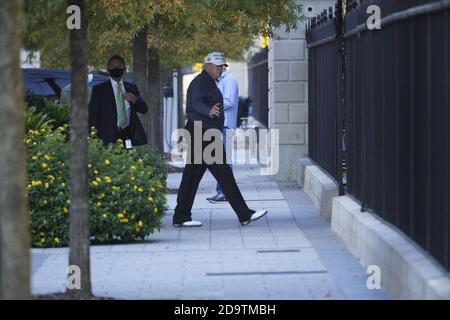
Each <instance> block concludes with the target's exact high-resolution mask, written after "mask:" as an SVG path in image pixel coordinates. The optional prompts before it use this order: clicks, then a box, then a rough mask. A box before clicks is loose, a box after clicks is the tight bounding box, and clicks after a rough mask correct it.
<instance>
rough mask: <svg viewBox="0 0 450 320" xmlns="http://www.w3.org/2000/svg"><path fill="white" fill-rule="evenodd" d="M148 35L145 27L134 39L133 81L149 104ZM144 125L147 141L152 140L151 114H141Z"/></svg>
mask: <svg viewBox="0 0 450 320" xmlns="http://www.w3.org/2000/svg"><path fill="white" fill-rule="evenodd" d="M147 35H148V29H147V27H145V28H144V29H143V30H141V31H140V32H139V33H138V34H137V35H136V36H135V37H134V38H133V79H134V83H135V84H136V85H137V86H138V89H139V91H140V93H141V96H142V97H143V98H144V100H145V102H147V103H149V97H148V80H147V50H148V45H147ZM138 115H139V118H140V119H141V122H142V125H143V126H144V130H145V133H146V135H147V140H148V141H149V143H150V139H151V121H150V119H151V118H150V112H147V113H146V114H144V115H141V114H139V113H138Z"/></svg>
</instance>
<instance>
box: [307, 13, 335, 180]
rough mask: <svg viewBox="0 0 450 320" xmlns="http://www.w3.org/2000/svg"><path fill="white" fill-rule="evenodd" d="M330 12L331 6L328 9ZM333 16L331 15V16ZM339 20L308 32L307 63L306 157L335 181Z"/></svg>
mask: <svg viewBox="0 0 450 320" xmlns="http://www.w3.org/2000/svg"><path fill="white" fill-rule="evenodd" d="M328 14H330V15H332V14H333V12H332V10H330V12H329V13H328ZM330 18H332V16H330ZM337 28H338V24H335V23H334V22H333V21H330V22H328V23H324V24H323V25H321V26H320V27H319V28H316V29H314V32H308V33H307V41H308V43H309V44H310V45H309V54H308V57H309V64H308V81H309V84H310V85H309V86H308V96H309V97H312V99H310V101H309V110H308V123H309V124H312V125H309V126H308V130H309V131H308V138H309V142H308V145H309V150H308V153H309V157H310V158H311V159H312V160H313V161H314V162H316V163H317V164H319V165H320V166H321V167H322V168H323V169H324V170H325V171H326V172H328V173H329V174H330V176H331V177H333V178H334V179H335V180H336V181H337V182H339V181H342V173H341V170H340V168H341V163H340V160H339V159H341V158H342V157H341V156H340V151H341V150H342V148H341V146H340V141H339V139H340V137H341V135H340V133H339V132H338V131H339V130H338V127H341V126H342V124H341V125H340V124H339V120H340V116H339V113H340V108H339V106H340V104H339V102H338V96H339V94H338V90H339V84H340V83H339V79H338V75H339V74H340V72H339V62H340V61H341V60H340V59H339V55H340V54H341V53H340V51H339V48H340V46H339V42H338V41H336V35H337Z"/></svg>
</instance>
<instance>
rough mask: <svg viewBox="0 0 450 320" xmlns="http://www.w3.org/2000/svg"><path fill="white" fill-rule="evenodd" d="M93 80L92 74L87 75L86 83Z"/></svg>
mask: <svg viewBox="0 0 450 320" xmlns="http://www.w3.org/2000/svg"><path fill="white" fill-rule="evenodd" d="M93 79H94V75H93V74H92V73H88V83H89V82H91V81H92V80H93Z"/></svg>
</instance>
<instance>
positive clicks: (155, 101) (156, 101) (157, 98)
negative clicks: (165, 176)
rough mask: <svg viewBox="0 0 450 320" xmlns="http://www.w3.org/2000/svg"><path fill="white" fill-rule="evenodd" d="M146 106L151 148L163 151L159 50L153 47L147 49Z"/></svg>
mask: <svg viewBox="0 0 450 320" xmlns="http://www.w3.org/2000/svg"><path fill="white" fill-rule="evenodd" d="M148 95H149V99H148V108H149V112H148V113H149V117H150V128H151V130H150V140H149V144H150V146H151V147H152V148H153V149H156V150H159V151H160V152H161V153H162V152H163V136H162V130H161V120H162V117H161V113H162V108H161V71H160V60H159V51H158V49H157V48H155V47H150V48H149V49H148Z"/></svg>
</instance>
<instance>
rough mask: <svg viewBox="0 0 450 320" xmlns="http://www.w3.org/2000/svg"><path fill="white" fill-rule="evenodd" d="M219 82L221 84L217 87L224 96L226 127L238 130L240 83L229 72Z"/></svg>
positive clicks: (223, 74)
mask: <svg viewBox="0 0 450 320" xmlns="http://www.w3.org/2000/svg"><path fill="white" fill-rule="evenodd" d="M218 80H219V83H218V85H217V86H218V87H219V89H220V92H221V93H222V96H223V111H224V115H225V123H224V126H225V127H228V128H230V129H236V122H237V113H238V103H239V86H238V83H237V81H236V79H235V78H234V77H233V76H232V75H231V74H230V73H229V72H228V71H225V72H224V73H222V75H221V76H220V77H219V79H218Z"/></svg>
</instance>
